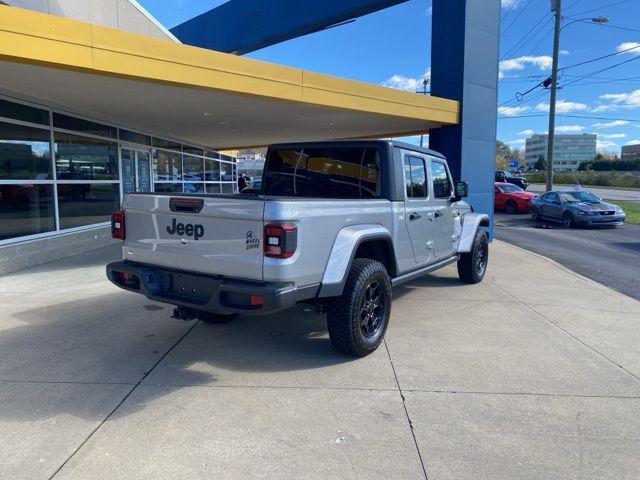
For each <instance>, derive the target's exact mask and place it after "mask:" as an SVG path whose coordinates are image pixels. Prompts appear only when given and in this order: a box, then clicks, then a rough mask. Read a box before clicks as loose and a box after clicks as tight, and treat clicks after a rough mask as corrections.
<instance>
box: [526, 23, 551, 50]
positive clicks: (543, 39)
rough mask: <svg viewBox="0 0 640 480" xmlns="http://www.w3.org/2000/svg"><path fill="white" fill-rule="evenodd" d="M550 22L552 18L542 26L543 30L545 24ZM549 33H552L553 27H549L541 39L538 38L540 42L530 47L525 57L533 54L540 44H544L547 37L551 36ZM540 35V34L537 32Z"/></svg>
mask: <svg viewBox="0 0 640 480" xmlns="http://www.w3.org/2000/svg"><path fill="white" fill-rule="evenodd" d="M551 20H553V16H551V17H549V20H548V21H547V22H546V23H545V24H544V25H543V26H542V27H543V28H544V27H545V26H546V25H547V23H549V22H550V21H551ZM551 32H553V25H552V26H551V28H550V29H549V30H548V31H547V33H545V34H544V35H543V36H542V38H540V40H539V41H538V43H536V44H535V45H534V46H533V47H531V50H529V51H528V52H527V53H526V55H531V54H532V53H533V51H534V50H535V49H536V48H538V47H539V46H540V44H541V43H542V42H544V41H545V40H546V39H547V37H549V35H550V34H551ZM538 33H540V32H538Z"/></svg>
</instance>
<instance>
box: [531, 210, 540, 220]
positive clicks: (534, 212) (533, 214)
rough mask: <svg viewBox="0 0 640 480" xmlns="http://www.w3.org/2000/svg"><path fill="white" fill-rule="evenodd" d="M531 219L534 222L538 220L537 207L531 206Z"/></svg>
mask: <svg viewBox="0 0 640 480" xmlns="http://www.w3.org/2000/svg"><path fill="white" fill-rule="evenodd" d="M531 220H533V221H534V222H539V221H540V212H538V207H531Z"/></svg>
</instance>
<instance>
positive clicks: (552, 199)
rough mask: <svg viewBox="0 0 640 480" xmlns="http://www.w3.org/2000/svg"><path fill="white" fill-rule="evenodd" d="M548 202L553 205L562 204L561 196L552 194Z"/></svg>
mask: <svg viewBox="0 0 640 480" xmlns="http://www.w3.org/2000/svg"><path fill="white" fill-rule="evenodd" d="M548 197H549V198H548V201H549V202H551V203H560V196H559V195H558V194H557V193H550V194H549V195H548Z"/></svg>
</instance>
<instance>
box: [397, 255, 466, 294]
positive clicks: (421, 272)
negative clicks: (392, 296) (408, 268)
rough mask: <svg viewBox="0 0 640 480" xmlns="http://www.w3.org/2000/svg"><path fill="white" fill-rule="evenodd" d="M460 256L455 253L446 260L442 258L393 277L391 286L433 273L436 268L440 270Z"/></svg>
mask: <svg viewBox="0 0 640 480" xmlns="http://www.w3.org/2000/svg"><path fill="white" fill-rule="evenodd" d="M459 258H460V256H459V255H454V256H453V257H450V258H445V259H444V260H440V261H439V262H436V263H433V264H431V265H427V266H426V267H422V268H419V269H418V270H414V271H412V272H409V273H405V274H404V275H400V276H399V277H396V278H393V279H391V286H392V287H395V286H397V285H401V284H403V283H406V282H410V281H411V280H415V279H416V278H418V277H421V276H423V275H425V274H427V273H431V272H433V271H434V270H438V269H439V268H442V267H446V266H447V265H449V264H451V263H453V262H457V261H458V259H459Z"/></svg>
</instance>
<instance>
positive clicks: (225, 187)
mask: <svg viewBox="0 0 640 480" xmlns="http://www.w3.org/2000/svg"><path fill="white" fill-rule="evenodd" d="M234 187H235V183H223V184H222V193H234Z"/></svg>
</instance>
